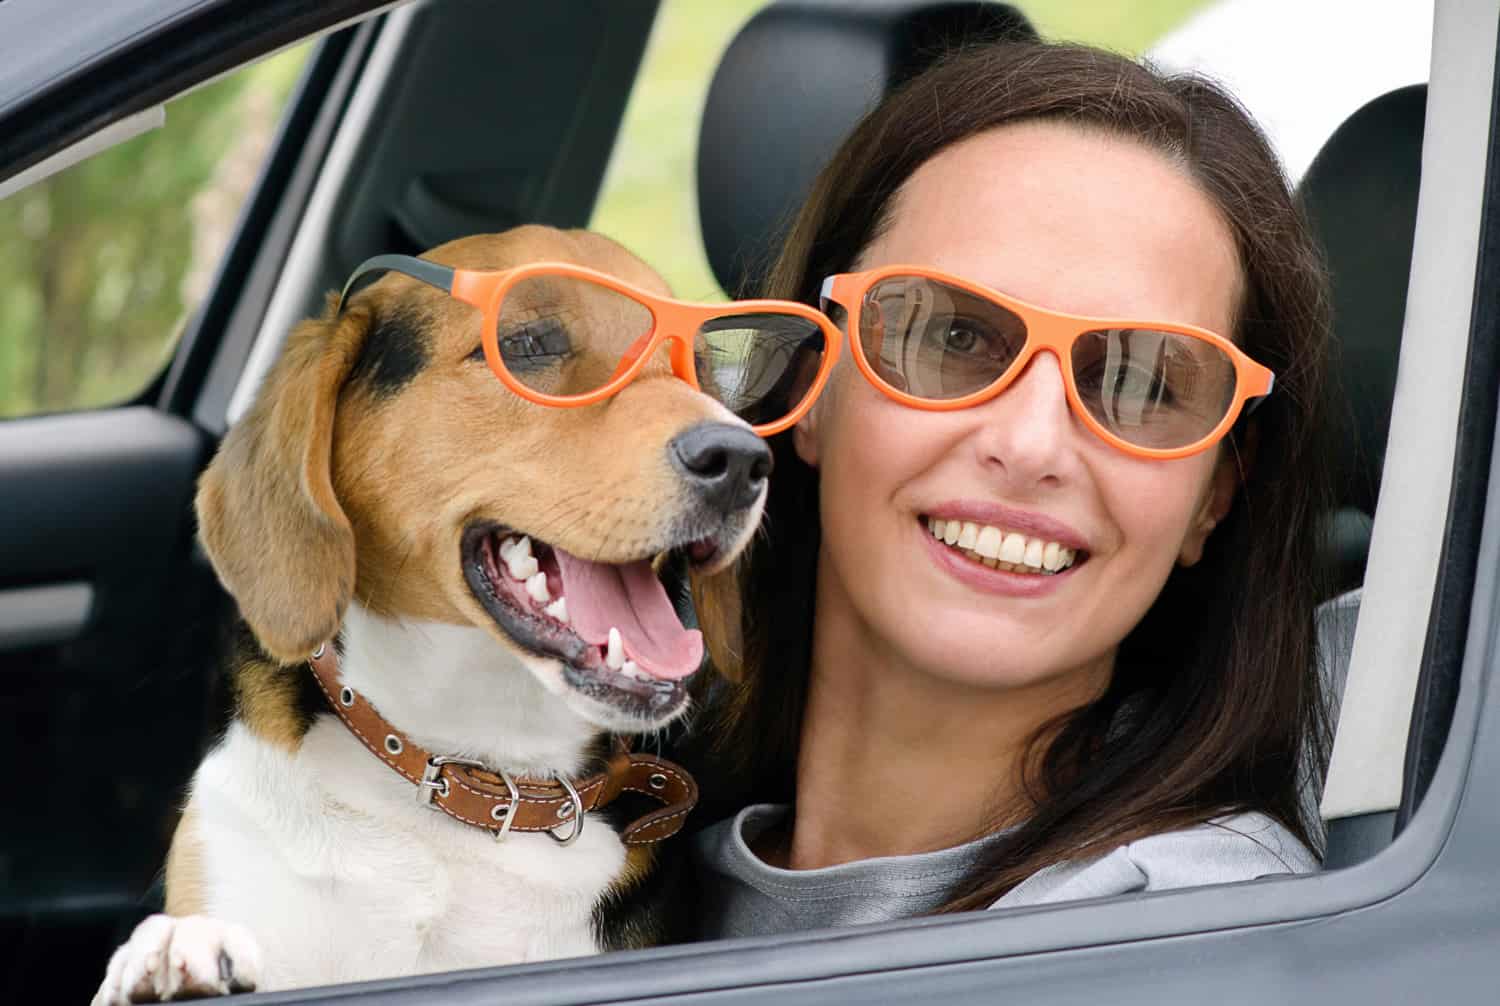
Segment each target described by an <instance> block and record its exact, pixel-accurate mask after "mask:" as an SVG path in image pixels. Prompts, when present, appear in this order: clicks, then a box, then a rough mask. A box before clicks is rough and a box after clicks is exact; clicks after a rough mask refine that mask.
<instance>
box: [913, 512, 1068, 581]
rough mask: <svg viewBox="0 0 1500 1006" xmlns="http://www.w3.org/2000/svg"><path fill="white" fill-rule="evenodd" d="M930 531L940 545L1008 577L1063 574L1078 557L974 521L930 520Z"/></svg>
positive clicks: (1038, 540) (1060, 547)
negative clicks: (1011, 575) (1003, 572)
mask: <svg viewBox="0 0 1500 1006" xmlns="http://www.w3.org/2000/svg"><path fill="white" fill-rule="evenodd" d="M927 529H928V530H929V531H931V532H932V536H933V537H934V538H936V539H937V540H938V541H941V542H943V543H944V544H945V545H948V546H950V547H952V548H955V549H957V550H958V551H960V552H962V553H964V554H965V555H966V556H968V557H969V558H970V559H973V560H974V561H975V562H982V563H984V564H985V565H986V566H988V567H990V568H991V569H1003V570H1005V571H1006V572H1008V573H1060V572H1062V571H1063V570H1065V569H1067V568H1068V567H1069V566H1071V565H1073V560H1074V559H1076V558H1077V557H1078V553H1077V551H1076V550H1074V549H1071V548H1068V547H1067V546H1065V545H1060V544H1058V543H1057V542H1055V541H1043V540H1042V539H1041V538H1028V537H1026V536H1025V535H1024V534H1021V533H1020V532H1019V531H1004V530H1002V529H1000V528H998V527H991V526H990V525H988V524H975V523H974V522H973V521H967V520H941V519H939V518H937V517H928V518H927Z"/></svg>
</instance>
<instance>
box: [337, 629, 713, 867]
mask: <svg viewBox="0 0 1500 1006" xmlns="http://www.w3.org/2000/svg"><path fill="white" fill-rule="evenodd" d="M308 665H309V666H310V667H311V668H312V671H313V676H314V677H315V678H316V679H317V682H318V687H319V688H321V689H322V690H323V694H324V695H326V696H327V697H328V702H329V705H331V706H332V707H333V711H334V712H335V713H337V714H338V717H339V719H341V720H343V721H344V725H345V726H346V727H348V728H349V730H350V731H351V732H353V734H354V736H355V737H358V738H359V740H360V742H361V743H363V744H364V746H365V747H367V748H369V749H370V751H371V752H372V753H373V754H374V755H375V756H376V757H377V758H379V759H380V760H381V761H383V762H385V763H386V764H387V765H389V766H390V767H391V768H393V769H395V770H396V771H397V772H398V773H400V774H401V775H402V776H404V777H405V778H406V779H407V780H409V781H410V782H412V783H415V784H416V786H417V799H418V801H419V802H421V803H422V804H424V805H426V806H429V807H432V808H434V809H436V810H441V811H442V812H443V813H445V814H447V815H449V816H450V817H454V818H457V819H458V820H460V821H462V822H464V823H465V824H472V825H474V826H475V827H476V828H483V829H485V830H486V831H491V832H493V833H494V835H495V837H496V838H497V839H498V838H504V837H505V836H506V835H507V834H509V833H510V832H513V831H545V832H547V833H548V834H549V835H551V836H552V837H553V838H555V839H557V840H558V841H559V842H561V843H563V844H564V845H567V844H569V843H571V842H572V841H573V840H574V839H576V838H577V837H578V835H579V834H580V833H581V832H582V831H583V820H584V815H585V814H587V813H588V812H589V811H592V810H598V809H599V808H601V807H603V806H605V805H606V804H609V803H611V802H612V801H614V799H615V798H616V797H618V796H619V795H620V794H621V793H625V792H630V793H640V794H642V795H643V796H647V797H650V798H652V799H653V800H657V801H659V802H660V803H661V804H662V806H661V807H660V808H658V809H656V810H654V811H652V812H650V813H649V814H646V815H645V816H643V817H640V818H637V819H636V820H635V821H633V822H631V823H630V825H629V826H628V827H626V828H625V829H624V831H622V832H621V833H620V838H621V839H622V840H623V841H624V843H625V844H626V845H648V844H650V843H652V842H659V841H661V840H662V839H664V838H669V837H671V836H672V835H675V834H676V833H677V830H678V829H679V828H681V827H682V822H683V820H684V819H685V818H686V817H687V815H688V812H689V811H691V810H692V809H693V806H694V804H696V803H697V802H698V784H697V783H696V782H694V781H693V777H692V776H691V775H689V774H688V773H687V771H686V770H685V769H683V768H682V767H681V766H680V765H675V764H673V763H672V762H669V761H667V760H666V759H665V758H657V757H654V756H652V755H648V754H637V753H635V752H632V751H629V750H623V749H622V750H619V751H617V752H616V753H615V754H614V755H613V756H612V757H611V758H610V759H609V762H608V764H607V765H606V767H605V769H604V771H602V772H598V773H596V774H594V775H591V776H589V777H588V778H586V779H579V780H577V781H570V780H567V779H563V778H561V777H558V778H556V779H544V780H536V779H527V778H519V779H517V778H513V777H511V776H508V775H507V774H506V773H504V772H495V771H491V770H488V769H486V768H484V767H483V766H482V765H480V764H479V763H478V762H474V761H469V760H467V759H463V758H447V757H441V756H436V755H433V754H431V753H430V752H428V751H425V750H423V749H422V748H421V747H420V746H418V745H417V744H415V743H413V742H412V741H411V739H410V738H408V737H407V736H406V735H405V734H404V733H402V732H401V731H400V730H398V729H397V728H395V727H394V726H392V725H391V724H390V723H388V722H387V721H386V720H385V718H384V717H382V716H381V715H380V714H379V713H377V712H376V711H375V707H374V706H372V705H371V704H370V703H369V702H368V701H367V700H366V699H365V698H364V697H362V696H361V695H359V694H358V693H357V692H355V691H354V689H352V688H350V687H349V686H347V685H344V684H342V683H341V682H340V681H339V669H338V654H336V653H335V652H334V650H333V647H331V646H320V647H318V650H317V652H316V653H314V654H313V655H312V659H310V660H309V661H308ZM560 831H562V832H565V835H559V834H558V833H559V832H560Z"/></svg>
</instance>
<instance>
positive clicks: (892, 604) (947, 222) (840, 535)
mask: <svg viewBox="0 0 1500 1006" xmlns="http://www.w3.org/2000/svg"><path fill="white" fill-rule="evenodd" d="M897 263H901V264H908V265H922V266H928V267H930V268H934V269H939V270H942V271H944V272H948V273H953V274H955V275H958V276H961V277H964V278H966V279H969V280H973V281H977V282H979V283H983V284H986V285H988V286H991V287H993V288H995V289H997V290H1001V291H1003V292H1005V293H1008V294H1012V295H1014V296H1016V297H1018V298H1020V299H1022V300H1025V301H1029V302H1031V303H1033V304H1037V305H1040V306H1044V307H1049V308H1053V309H1056V310H1060V311H1065V312H1069V313H1073V314H1080V315H1094V316H1106V317H1125V318H1134V319H1138V320H1161V321H1168V322H1177V323H1182V324H1191V325H1198V326H1201V327H1203V328H1207V329H1210V330H1212V331H1216V332H1220V333H1226V334H1227V333H1228V332H1229V331H1230V329H1231V322H1232V318H1233V313H1234V306H1235V304H1236V301H1237V298H1238V292H1239V288H1240V287H1239V284H1240V272H1239V267H1238V264H1237V258H1236V254H1235V249H1234V244H1233V241H1232V239H1231V237H1230V234H1229V232H1228V229H1227V227H1226V225H1225V223H1224V222H1223V220H1222V218H1221V217H1220V215H1219V213H1218V211H1217V210H1216V208H1215V207H1214V205H1213V204H1212V203H1211V202H1210V201H1209V199H1208V198H1207V197H1206V196H1205V195H1203V194H1202V193H1201V192H1200V191H1199V190H1198V189H1197V187H1196V186H1195V184H1194V183H1193V182H1192V180H1191V179H1189V178H1188V177H1187V176H1186V175H1185V174H1183V173H1182V171H1181V170H1180V169H1179V168H1178V167H1177V166H1175V165H1174V164H1172V163H1171V162H1170V161H1169V160H1167V159H1166V158H1165V157H1164V156H1162V155H1161V154H1159V153H1157V152H1155V151H1152V150H1150V149H1147V148H1145V147H1143V146H1141V145H1139V144H1137V143H1134V142H1131V141H1128V140H1124V139H1120V138H1115V137H1110V136H1107V135H1105V134H1103V133H1100V132H1091V131H1085V130H1082V129H1079V128H1076V127H1070V126H1066V125H1062V124H1055V123H1026V124H1020V125H1014V126H1006V127H1002V128H999V129H995V130H992V131H990V132H987V133H983V134H980V135H978V136H975V137H971V138H970V139H968V140H965V141H963V142H961V143H959V144H956V145H954V146H952V147H949V148H947V149H945V150H943V151H942V152H940V153H939V154H937V155H936V156H935V157H933V158H932V159H931V160H930V161H928V162H927V163H926V164H924V165H923V166H922V167H921V168H920V169H918V170H917V172H916V173H915V174H913V175H912V177H911V178H910V179H909V180H908V181H907V183H906V185H905V186H904V187H903V188H902V190H901V191H900V193H899V194H898V195H897V197H896V199H895V202H894V204H893V207H892V212H891V215H890V220H889V227H888V228H887V229H886V230H885V231H884V232H883V233H882V234H881V235H879V237H878V238H877V239H876V240H875V242H874V243H873V244H872V245H870V246H869V248H867V249H866V251H865V253H864V255H863V256H862V257H861V259H860V261H859V262H858V264H857V268H861V269H867V268H873V267H876V266H882V265H890V264H897ZM845 361H846V362H845V364H843V365H841V366H840V368H839V371H838V373H837V374H836V375H835V377H834V380H833V383H832V385H831V386H830V388H829V389H828V392H829V393H827V394H825V395H824V397H823V398H822V400H821V401H820V402H819V403H818V405H817V407H816V408H815V409H814V411H813V413H812V414H811V415H810V416H809V417H808V418H807V419H806V420H804V421H803V423H802V424H801V426H799V428H798V430H797V433H796V445H797V450H798V453H799V454H800V455H801V456H802V458H803V460H805V461H807V462H808V463H809V464H812V465H814V466H815V467H817V468H818V470H819V480H820V488H821V500H822V514H821V518H822V527H823V545H822V553H821V555H820V557H819V574H818V575H819V582H818V611H817V621H818V631H819V633H823V632H825V631H828V632H834V633H837V634H838V638H839V640H840V643H841V651H843V652H846V653H847V656H848V658H849V659H859V658H860V655H859V653H858V652H847V651H848V650H849V649H850V648H854V649H856V650H858V648H860V647H864V646H869V647H871V648H872V649H871V650H868V651H865V652H867V653H869V654H870V655H871V656H873V657H877V658H880V659H881V660H882V663H885V662H888V661H889V660H890V659H892V658H894V659H895V660H896V662H897V663H898V665H900V666H903V667H905V668H908V669H910V670H913V671H915V672H917V673H919V674H922V675H931V676H937V677H939V678H942V679H944V680H947V681H949V682H951V683H954V684H960V683H961V684H964V685H969V686H980V687H984V688H987V689H993V688H1002V689H1014V688H1021V687H1025V688H1035V687H1044V688H1048V689H1051V688H1064V689H1069V690H1072V689H1082V690H1083V693H1084V694H1085V695H1087V694H1092V693H1093V692H1094V691H1095V690H1096V689H1098V688H1100V687H1102V686H1103V684H1104V683H1105V682H1106V681H1107V679H1108V675H1109V672H1110V669H1111V668H1112V666H1113V658H1114V653H1115V650H1116V648H1117V647H1118V645H1119V643H1120V641H1121V639H1123V638H1124V637H1125V635H1126V634H1127V633H1128V632H1129V631H1130V630H1131V629H1132V628H1133V627H1134V626H1135V625H1136V624H1137V623H1138V622H1139V621H1140V619H1141V618H1142V616H1143V615H1144V614H1145V612H1146V610H1147V609H1148V608H1149V607H1150V606H1151V604H1152V602H1153V601H1154V600H1155V599H1156V597H1157V595H1158V593H1159V592H1160V591H1161V588H1162V585H1163V584H1164V583H1165V582H1166V579H1167V576H1168V574H1169V573H1171V571H1172V569H1173V567H1174V566H1175V565H1178V564H1182V565H1189V564H1192V563H1194V562H1196V561H1197V560H1198V558H1199V556H1200V554H1201V552H1202V548H1203V544H1204V541H1205V540H1206V539H1207V537H1208V534H1209V532H1210V531H1212V529H1213V527H1214V524H1215V523H1216V522H1217V521H1218V520H1220V519H1222V518H1223V516H1224V514H1225V513H1226V512H1227V511H1228V509H1229V504H1230V502H1231V499H1232V496H1233V492H1234V486H1235V484H1236V467H1235V461H1234V458H1233V455H1232V452H1231V451H1230V450H1229V448H1228V447H1227V446H1226V445H1224V444H1221V445H1220V446H1219V447H1216V448H1213V449H1210V450H1208V451H1204V452H1202V453H1200V454H1197V455H1194V456H1192V457H1187V458H1181V459H1177V460H1172V461H1161V460H1148V459H1143V458H1137V457H1132V456H1130V455H1127V454H1125V453H1123V452H1121V451H1120V450H1118V449H1116V448H1114V447H1112V446H1110V445H1109V444H1107V443H1105V442H1104V441H1103V440H1101V439H1099V437H1097V436H1096V435H1094V434H1093V433H1091V432H1090V431H1089V429H1088V428H1087V427H1086V426H1084V424H1083V423H1082V422H1081V421H1080V420H1079V419H1078V418H1077V417H1076V416H1074V415H1073V413H1072V412H1071V411H1070V410H1069V407H1068V402H1067V399H1066V397H1065V393H1064V389H1063V379H1062V373H1061V370H1060V369H1059V362H1058V360H1057V359H1056V358H1055V357H1054V356H1052V355H1051V354H1050V353H1040V354H1038V355H1037V356H1036V357H1034V358H1033V359H1032V360H1031V362H1030V363H1029V365H1028V367H1027V369H1026V370H1025V371H1024V372H1023V373H1022V375H1021V376H1020V377H1018V378H1017V379H1016V381H1015V382H1014V383H1013V384H1011V386H1010V387H1009V388H1007V389H1006V391H1005V392H1004V393H1003V394H1001V395H999V396H998V397H996V398H994V399H992V400H990V401H989V402H987V403H985V404H983V405H980V406H977V407H975V408H971V409H966V410H960V411H955V412H926V411H920V410H916V409H912V408H908V407H906V406H903V405H900V404H899V403H897V402H895V401H893V400H891V399H890V398H887V397H886V396H885V395H883V394H882V393H881V392H879V391H877V390H876V389H875V388H873V387H871V386H870V385H869V384H868V383H867V382H866V381H865V379H864V378H863V377H862V375H861V374H860V373H859V371H858V370H857V369H856V368H855V367H853V366H852V365H850V364H849V363H848V358H847V356H846V357H845ZM933 517H938V518H942V519H944V520H960V521H967V522H973V523H974V524H976V525H977V526H978V527H979V528H981V529H982V528H983V527H984V526H986V525H989V526H993V527H996V528H997V529H998V530H999V531H1001V532H1004V533H1006V534H1009V533H1011V532H1019V533H1022V534H1024V535H1026V536H1027V537H1028V538H1035V539H1039V540H1040V541H1041V542H1042V543H1043V545H1042V547H1043V548H1045V545H1046V543H1047V542H1049V541H1056V542H1058V543H1059V544H1060V545H1062V546H1067V547H1073V548H1075V549H1076V550H1077V559H1076V560H1075V562H1074V564H1073V565H1072V566H1071V567H1070V568H1068V569H1065V570H1063V571H1062V572H1061V573H1058V574H1055V575H1046V574H1043V573H1024V572H1005V571H1003V570H1001V569H998V568H996V569H992V568H989V567H988V566H986V565H984V564H982V563H981V562H979V561H976V560H975V559H973V558H969V557H967V556H966V555H965V554H964V553H963V552H961V551H960V550H959V549H957V548H954V547H950V546H948V545H946V544H944V543H943V542H942V541H939V540H937V539H935V538H934V537H933V535H932V534H931V533H930V530H929V520H930V519H931V518H933ZM1063 554H1066V553H1063Z"/></svg>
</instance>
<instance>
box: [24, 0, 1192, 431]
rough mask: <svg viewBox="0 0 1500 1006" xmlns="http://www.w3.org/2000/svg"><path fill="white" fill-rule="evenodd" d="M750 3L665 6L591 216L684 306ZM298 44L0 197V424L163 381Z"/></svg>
mask: <svg viewBox="0 0 1500 1006" xmlns="http://www.w3.org/2000/svg"><path fill="white" fill-rule="evenodd" d="M764 3H765V0H663V3H662V5H661V10H660V13H659V14H658V17H657V24H656V27H655V29H654V30H653V32H652V36H651V41H650V44H649V46H648V48H647V50H646V56H645V61H644V64H643V66H642V71H641V75H640V77H639V79H638V81H637V83H636V86H635V88H634V90H633V91H632V93H631V97H630V103H629V105H628V107H627V109H626V113H625V120H624V123H623V124H622V126H621V130H620V137H619V140H618V141H617V144H616V148H615V151H614V154H613V156H612V157H611V160H610V164H609V168H608V171H607V172H606V175H605V180H604V184H603V188H602V190H601V192H600V197H599V201H598V204H597V206H596V208H595V212H594V217H593V220H592V222H591V226H592V227H594V228H595V229H597V230H600V231H602V232H604V233H605V234H608V235H610V236H611V237H614V238H616V239H617V240H619V241H621V242H623V243H624V244H626V245H627V246H629V247H630V248H631V249H633V250H634V251H635V252H636V253H637V254H639V255H640V256H642V257H643V258H644V259H645V260H646V261H648V262H650V263H651V264H652V265H653V266H655V267H656V268H657V269H659V270H660V271H661V272H662V273H663V274H664V275H665V276H666V277H667V279H668V280H669V282H671V284H672V286H673V289H674V290H676V292H677V294H678V296H680V297H684V298H691V299H719V298H721V297H722V294H721V292H720V291H719V288H718V286H717V284H716V283H715V282H714V280H713V277H712V274H711V273H710V272H709V270H708V266H707V263H706V261H705V259H704V253H703V247H702V241H701V238H700V237H699V233H698V219H697V207H696V205H695V201H694V182H693V156H694V149H695V146H696V143H697V132H698V115H699V110H700V107H701V105H702V102H703V98H704V95H705V94H706V92H707V89H708V81H709V77H710V75H711V74H712V72H713V68H714V65H715V64H716V62H717V60H718V57H719V54H720V53H721V52H722V51H723V49H724V47H725V46H726V45H727V44H728V42H729V40H730V38H731V37H733V35H734V32H735V31H736V30H737V29H738V28H739V27H740V25H742V24H743V23H744V22H745V21H746V20H748V19H749V17H750V16H751V14H753V13H754V12H755V11H756V10H757V9H758V8H760V7H761V6H763V5H764ZM1206 3H1207V0H1030V2H1026V0H1023V2H1021V3H1020V6H1021V7H1022V9H1023V10H1024V11H1025V12H1026V13H1027V15H1028V16H1030V18H1031V19H1032V21H1033V23H1035V24H1036V25H1037V27H1038V29H1039V30H1040V31H1041V32H1042V33H1043V34H1044V35H1046V36H1049V37H1054V38H1065V39H1075V40H1080V41H1087V42H1092V43H1094V44H1098V45H1103V46H1106V47H1109V48H1112V49H1116V50H1119V51H1123V52H1128V53H1140V52H1143V51H1144V50H1145V49H1146V48H1147V47H1148V46H1149V45H1150V44H1151V43H1152V42H1153V41H1155V40H1156V39H1158V38H1160V37H1161V36H1162V35H1163V34H1165V33H1166V32H1167V31H1168V30H1170V29H1171V28H1173V27H1175V26H1176V25H1178V24H1180V23H1181V22H1182V21H1183V20H1185V19H1186V18H1187V17H1188V16H1189V15H1190V14H1192V13H1193V12H1194V11H1195V10H1196V9H1198V8H1200V7H1203V6H1205V4H1206ZM309 51H310V46H308V45H304V46H299V47H297V48H295V49H291V50H288V51H286V52H284V53H280V54H278V55H276V56H273V57H271V58H269V59H266V60H263V61H262V62H260V63H257V64H255V65H254V66H251V67H248V68H246V69H244V70H242V71H239V72H237V73H234V74H232V75H230V76H228V77H225V78H223V79H221V80H218V81H215V82H214V83H211V84H209V85H207V86H205V87H202V88H199V89H198V90H196V91H194V92H192V93H190V94H187V95H184V96H182V97H180V98H178V99H176V100H174V101H173V102H171V103H170V104H169V105H168V107H167V112H166V116H167V121H166V125H165V127H163V128H161V129H158V130H155V131H153V132H149V133H146V134H144V135H142V136H140V137H137V138H135V139H133V140H130V141H128V142H126V143H124V144H121V145H120V146H118V147H115V148H113V149H110V150H108V151H106V152H104V153H102V154H99V155H98V156H96V157H94V158H92V159H90V160H88V161H85V162H83V163H81V164H78V165H75V166H74V167H72V168H69V169H68V170H66V171H64V172H62V173H60V174H58V175H55V176H53V177H52V178H49V179H47V180H45V181H43V182H41V183H39V184H37V185H33V186H32V187H30V188H28V189H26V190H24V191H22V192H20V193H17V194H15V195H12V196H11V197H10V198H8V199H5V200H3V201H0V262H3V263H4V266H5V268H4V270H3V272H0V417H8V416H22V415H32V414H37V413H44V412H59V411H64V410H69V409H77V408H89V407H96V406H101V405H108V404H113V403H117V402H121V401H125V400H128V399H129V398H131V397H133V396H135V395H136V394H138V393H139V392H140V391H141V389H143V388H144V387H146V385H147V384H149V383H150V381H151V380H152V379H153V378H155V377H156V376H157V375H158V374H159V373H160V372H161V370H162V368H163V367H164V366H165V364H166V361H167V359H168V357H169V356H170V354H171V351H172V348H173V346H174V345H175V343H176V339H177V335H178V333H179V332H180V330H181V328H182V326H183V324H184V322H185V321H186V319H187V317H188V315H189V313H190V312H191V311H192V310H193V308H194V307H195V306H196V305H197V304H198V302H199V301H200V300H201V298H202V296H203V295H204V293H205V292H206V290H207V287H208V283H209V282H210V280H211V279H212V276H213V271H214V268H215V266H216V265H217V263H218V260H219V257H220V255H221V254H222V251H223V248H224V246H225V244H226V242H227V241H228V239H229V237H230V235H231V233H232V231H233V227H234V223H235V219H236V216H237V214H238V213H239V210H240V207H241V205H242V204H243V202H244V200H245V198H246V197H247V196H248V195H249V192H250V189H251V187H252V186H253V184H254V182H255V178H256V175H257V173H258V172H259V170H260V166H261V163H262V161H263V160H264V158H265V156H266V153H267V151H268V149H269V146H270V143H271V140H272V138H273V137H274V134H275V130H276V125H277V122H278V119H279V117H280V115H281V112H282V110H283V107H284V106H285V103H286V100H287V97H288V96H289V95H290V93H291V91H292V88H293V87H294V86H295V83H296V80H297V77H298V74H299V73H300V72H301V69H302V65H303V63H304V62H305V60H306V58H307V55H308V52H309Z"/></svg>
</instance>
